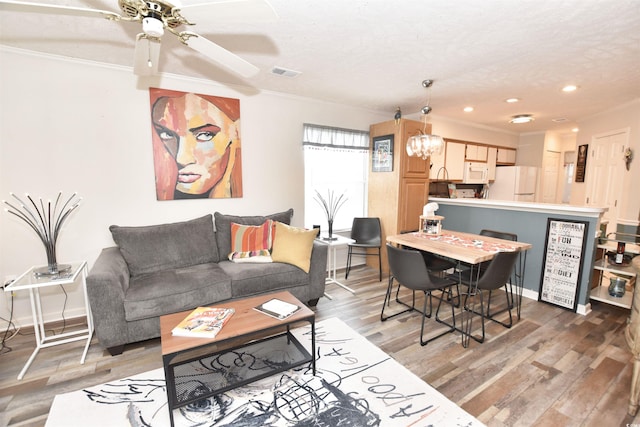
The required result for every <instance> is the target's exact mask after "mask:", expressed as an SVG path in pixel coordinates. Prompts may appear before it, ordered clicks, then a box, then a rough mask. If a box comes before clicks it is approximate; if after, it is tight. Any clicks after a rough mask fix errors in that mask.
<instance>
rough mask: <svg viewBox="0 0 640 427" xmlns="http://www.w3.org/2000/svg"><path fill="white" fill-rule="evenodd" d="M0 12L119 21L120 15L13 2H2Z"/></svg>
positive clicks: (103, 11) (76, 8)
mask: <svg viewBox="0 0 640 427" xmlns="http://www.w3.org/2000/svg"><path fill="white" fill-rule="evenodd" d="M0 10H13V11H16V12H31V13H45V14H48V15H51V14H54V15H70V16H86V17H91V18H106V19H112V20H119V19H120V18H121V16H120V15H118V14H117V13H114V12H109V11H107V10H99V9H86V8H82V7H71V6H58V5H52V4H43V3H27V2H21V1H12V0H0Z"/></svg>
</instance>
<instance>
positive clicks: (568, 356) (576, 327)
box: [0, 268, 640, 427]
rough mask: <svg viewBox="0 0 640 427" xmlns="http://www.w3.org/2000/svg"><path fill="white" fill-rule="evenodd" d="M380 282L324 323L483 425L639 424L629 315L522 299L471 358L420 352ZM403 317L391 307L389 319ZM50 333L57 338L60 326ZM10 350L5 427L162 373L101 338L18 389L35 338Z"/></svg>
mask: <svg viewBox="0 0 640 427" xmlns="http://www.w3.org/2000/svg"><path fill="white" fill-rule="evenodd" d="M377 274H378V273H377V271H374V270H373V269H369V268H357V269H354V270H352V272H351V273H350V274H349V280H346V281H344V283H345V284H347V285H348V286H350V287H351V288H353V289H354V290H355V291H356V295H352V294H351V293H349V292H347V291H346V290H343V289H341V288H339V287H337V286H335V285H329V286H328V287H327V292H328V293H329V294H330V295H331V297H332V298H333V299H332V300H329V299H327V298H322V299H321V300H320V302H319V303H318V306H317V308H316V313H317V316H318V320H322V319H325V318H329V317H339V318H340V319H342V320H343V321H345V322H346V323H347V324H349V325H350V326H351V327H352V328H353V329H355V330H356V331H358V332H359V333H360V334H362V335H363V336H365V337H367V338H368V339H369V340H370V341H371V342H373V343H374V344H376V345H377V346H378V347H380V348H381V349H382V350H384V351H385V352H387V353H388V354H389V355H391V356H393V357H394V358H395V359H396V360H398V361H399V362H400V363H402V364H403V365H404V366H406V367H407V368H408V369H410V370H411V371H412V372H414V373H415V374H416V375H418V376H419V377H421V378H422V379H423V380H424V381H426V382H428V383H429V384H431V385H432V386H433V387H435V388H436V389H438V390H439V391H440V392H441V393H443V394H444V395H445V396H447V397H448V398H449V399H451V400H452V401H454V402H456V403H457V404H458V405H460V406H461V407H463V408H464V409H465V410H466V411H468V412H469V413H471V414H472V415H474V416H476V417H477V418H478V419H479V420H480V421H482V422H484V423H485V424H486V425H488V426H626V425H630V424H635V425H640V416H637V417H635V418H634V417H631V416H628V415H627V405H628V397H629V388H630V381H631V373H632V363H631V361H632V357H631V353H630V352H629V350H628V349H627V346H626V344H625V341H624V327H625V325H626V320H627V317H628V311H627V310H622V309H617V308H615V307H612V306H609V305H605V304H594V305H593V310H592V312H591V313H590V314H589V315H587V316H582V315H577V314H574V313H571V312H569V311H567V310H563V309H561V308H557V307H554V306H551V305H548V304H543V303H539V302H536V301H532V300H527V299H525V300H524V304H523V309H522V318H521V320H520V321H519V322H516V323H515V324H514V326H513V327H512V328H511V329H506V328H504V327H502V326H500V325H498V324H496V323H494V322H488V324H487V329H486V333H487V339H486V341H485V342H484V343H483V344H479V343H477V342H475V341H473V340H472V341H471V343H470V345H469V348H466V349H465V348H463V347H462V346H461V345H460V335H459V334H448V335H445V336H444V337H442V338H439V339H437V340H435V341H433V342H431V343H429V344H428V345H427V346H425V347H422V346H420V344H419V343H418V335H419V333H420V316H419V315H418V314H417V313H410V314H404V315H401V316H398V317H395V318H392V319H389V320H387V321H385V322H381V321H380V309H381V306H382V300H383V295H384V291H385V289H386V284H387V279H386V278H385V277H383V281H382V282H379V281H378V277H377ZM342 277H344V273H342ZM402 295H404V296H405V298H406V297H408V294H405V293H404V292H403V293H402ZM418 302H419V303H420V304H421V300H420V299H419V300H418ZM397 308H398V307H397V304H395V303H392V304H391V306H390V308H389V310H391V311H392V310H393V309H397ZM385 313H386V312H385ZM69 323H70V322H67V324H68V325H67V327H69ZM426 325H427V330H428V331H429V333H432V332H436V329H437V328H438V327H441V325H438V324H436V323H435V321H434V320H433V319H427V322H426ZM479 325H480V322H479V320H477V321H474V326H476V327H479ZM52 328H53V330H55V332H56V333H59V332H60V325H52ZM475 332H476V333H479V329H478V330H476V331H475ZM7 345H8V346H9V347H11V351H10V352H8V353H4V354H2V355H0V366H1V370H0V411H1V414H0V425H2V426H12V427H16V426H43V425H44V424H45V422H46V418H47V414H48V412H49V408H50V407H51V403H52V401H53V398H54V396H55V395H56V394H60V393H65V392H69V391H74V390H78V389H80V388H82V387H87V386H91V385H95V384H100V383H103V382H105V381H108V380H113V379H118V378H123V377H126V376H129V375H132V374H136V373H140V372H144V371H148V370H151V369H155V368H159V367H161V366H162V361H161V356H160V341H159V339H155V340H150V341H146V342H142V343H137V344H133V345H129V346H127V347H126V348H125V352H124V353H123V354H122V355H120V356H116V357H111V356H110V355H109V354H108V353H107V352H106V351H105V350H103V349H102V348H101V347H100V345H99V343H98V342H97V340H96V339H95V338H94V340H93V342H92V345H91V347H90V349H89V353H88V356H87V361H86V362H85V364H84V365H80V364H79V361H80V356H81V354H82V343H80V342H77V343H70V344H65V345H62V346H59V347H53V348H47V349H43V350H41V351H40V354H39V355H38V357H37V358H36V360H35V361H34V363H33V365H32V366H31V367H30V369H29V370H28V371H27V373H26V375H25V377H24V379H23V380H21V381H18V380H17V379H16V377H17V375H18V372H20V370H21V369H22V366H23V365H24V363H25V362H26V360H27V358H28V357H29V355H30V354H31V352H32V351H33V348H34V342H33V335H29V334H28V332H27V331H25V330H24V329H23V331H22V332H21V334H19V335H17V336H16V337H15V338H13V339H11V340H10V341H8V342H7ZM70 410H72V408H70ZM114 425H115V424H114Z"/></svg>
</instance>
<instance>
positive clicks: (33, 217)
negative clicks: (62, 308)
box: [2, 192, 82, 277]
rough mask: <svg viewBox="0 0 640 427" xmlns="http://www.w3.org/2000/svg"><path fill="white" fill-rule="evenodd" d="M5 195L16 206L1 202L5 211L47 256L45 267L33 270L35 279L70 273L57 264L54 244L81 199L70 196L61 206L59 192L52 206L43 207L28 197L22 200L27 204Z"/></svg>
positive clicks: (67, 266)
mask: <svg viewBox="0 0 640 427" xmlns="http://www.w3.org/2000/svg"><path fill="white" fill-rule="evenodd" d="M9 194H10V195H11V197H13V198H14V199H15V200H16V201H17V202H18V203H17V204H16V203H15V202H13V203H10V202H7V201H6V200H3V201H2V202H3V203H4V204H5V205H7V206H8V208H5V211H7V212H9V213H10V214H12V215H15V216H17V217H18V218H20V219H21V220H23V221H24V222H26V223H27V225H29V227H31V229H33V231H35V232H36V234H37V235H38V237H39V238H40V241H41V242H42V244H43V245H44V248H45V251H46V252H47V266H46V267H40V268H36V269H34V274H35V275H36V277H38V276H57V275H59V274H61V273H65V272H67V271H69V270H71V266H70V265H68V264H58V261H57V258H56V242H57V241H58V236H59V235H60V229H61V227H62V224H63V223H64V222H65V220H66V219H67V218H69V215H71V212H73V211H74V210H76V208H77V207H78V206H80V202H81V201H82V198H78V197H77V193H73V194H72V195H71V197H69V198H68V199H67V201H66V202H64V203H62V200H61V198H62V192H60V193H58V197H57V198H56V200H55V203H54V204H53V205H52V203H51V200H49V201H48V202H47V203H46V204H45V203H44V202H43V201H42V199H38V203H36V201H35V200H34V199H33V198H31V196H29V195H28V194H27V195H26V197H27V199H28V200H29V203H25V202H23V201H22V200H21V199H20V198H19V197H18V196H16V195H15V194H13V193H9Z"/></svg>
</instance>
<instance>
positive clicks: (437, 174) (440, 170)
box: [429, 141, 447, 181]
mask: <svg viewBox="0 0 640 427" xmlns="http://www.w3.org/2000/svg"><path fill="white" fill-rule="evenodd" d="M444 144H445V146H444V147H443V149H442V153H440V154H434V155H432V156H431V157H430V158H429V162H430V168H431V170H430V171H429V179H430V180H431V181H434V180H445V179H447V172H446V171H445V164H444V157H445V153H446V151H447V143H446V141H445V143H444Z"/></svg>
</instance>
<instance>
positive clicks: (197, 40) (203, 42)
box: [185, 33, 260, 77]
mask: <svg viewBox="0 0 640 427" xmlns="http://www.w3.org/2000/svg"><path fill="white" fill-rule="evenodd" d="M189 34H190V35H192V37H189V39H188V40H186V41H185V44H186V45H187V46H189V47H190V48H192V49H194V50H197V51H198V52H200V53H201V54H203V55H204V56H206V57H207V58H209V59H211V60H212V61H214V62H216V63H218V64H220V65H222V66H223V67H226V68H228V69H229V70H231V71H233V72H234V73H237V74H240V75H241V76H242V77H252V76H255V75H256V74H258V72H259V71H260V69H259V68H258V67H256V66H255V65H253V64H250V63H249V62H247V61H245V60H244V59H242V58H240V57H239V56H238V55H236V54H235V53H231V52H229V51H228V50H226V49H225V48H223V47H221V46H218V45H217V44H215V43H214V42H212V41H210V40H207V39H205V38H204V37H202V36H200V35H198V34H194V33H189Z"/></svg>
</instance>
